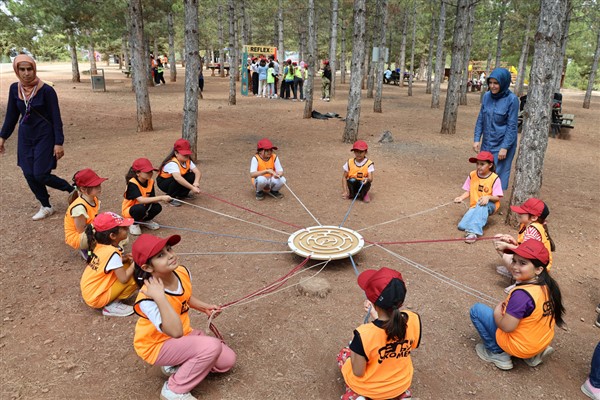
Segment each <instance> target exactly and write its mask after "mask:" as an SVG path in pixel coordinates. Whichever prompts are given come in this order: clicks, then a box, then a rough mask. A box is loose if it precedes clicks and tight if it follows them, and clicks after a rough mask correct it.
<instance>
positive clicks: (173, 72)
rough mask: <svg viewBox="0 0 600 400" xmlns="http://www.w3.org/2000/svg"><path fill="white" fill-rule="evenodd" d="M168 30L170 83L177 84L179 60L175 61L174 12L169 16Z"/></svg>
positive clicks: (169, 13) (170, 11)
mask: <svg viewBox="0 0 600 400" xmlns="http://www.w3.org/2000/svg"><path fill="white" fill-rule="evenodd" d="M167 29H168V31H169V71H170V77H169V82H177V60H175V29H174V28H173V10H171V9H169V12H168V14H167Z"/></svg>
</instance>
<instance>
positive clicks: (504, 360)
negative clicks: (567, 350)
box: [470, 239, 565, 370]
mask: <svg viewBox="0 0 600 400" xmlns="http://www.w3.org/2000/svg"><path fill="white" fill-rule="evenodd" d="M505 252H506V253H508V254H512V255H513V259H512V264H511V266H510V269H509V270H510V272H511V273H512V275H513V278H514V279H515V280H516V281H517V286H516V287H515V288H514V289H512V290H511V292H510V293H509V294H508V297H507V298H506V300H504V301H503V302H502V303H499V304H498V305H497V306H496V307H495V308H494V309H492V308H491V307H489V306H487V305H485V304H481V303H476V304H475V305H474V306H473V307H471V312H470V314H471V321H472V322H473V325H474V326H475V329H477V332H479V336H481V339H482V340H483V343H479V344H477V346H475V350H476V352H477V355H478V356H479V358H481V359H482V360H484V361H486V362H490V363H493V364H494V365H495V366H496V367H498V368H500V369H503V370H509V369H512V367H513V363H512V359H511V356H513V357H518V358H522V359H523V361H525V363H526V364H527V365H529V366H530V367H535V366H537V365H539V364H541V363H542V361H543V359H544V358H545V357H546V356H547V355H549V354H552V353H553V352H554V349H553V348H552V347H551V346H550V343H551V342H552V339H553V338H554V326H555V325H558V326H562V325H563V324H564V321H563V315H564V312H565V309H564V307H563V305H562V296H561V293H560V288H559V287H558V283H556V281H555V280H554V279H553V278H552V276H551V275H550V274H549V273H548V270H547V266H548V263H549V262H550V253H549V252H548V250H547V249H546V247H545V246H544V244H543V243H542V242H540V241H537V240H532V239H530V240H527V241H525V242H523V243H521V244H520V245H519V246H518V247H517V248H515V249H506V250H505Z"/></svg>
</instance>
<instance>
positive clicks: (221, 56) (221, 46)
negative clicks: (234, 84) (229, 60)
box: [217, 3, 225, 78]
mask: <svg viewBox="0 0 600 400" xmlns="http://www.w3.org/2000/svg"><path fill="white" fill-rule="evenodd" d="M217 19H218V24H219V65H220V66H221V68H219V76H220V77H221V78H224V77H225V68H224V67H225V50H224V48H225V38H224V33H223V31H224V27H223V5H222V4H221V3H219V6H218V7H217Z"/></svg>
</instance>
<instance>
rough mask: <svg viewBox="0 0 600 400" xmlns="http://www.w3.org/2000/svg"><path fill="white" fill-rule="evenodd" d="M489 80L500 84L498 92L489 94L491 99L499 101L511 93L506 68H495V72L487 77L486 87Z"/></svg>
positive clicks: (508, 73)
mask: <svg viewBox="0 0 600 400" xmlns="http://www.w3.org/2000/svg"><path fill="white" fill-rule="evenodd" d="M491 78H494V79H495V80H497V81H498V83H499V84H500V91H499V92H498V93H496V94H493V93H492V92H490V94H491V95H492V99H501V98H503V97H506V96H508V95H509V94H510V93H511V91H510V89H509V88H510V82H511V76H510V72H508V70H507V69H506V68H496V69H495V70H493V71H492V73H491V74H490V76H488V77H487V84H488V86H489V85H490V79H491Z"/></svg>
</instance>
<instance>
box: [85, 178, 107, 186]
mask: <svg viewBox="0 0 600 400" xmlns="http://www.w3.org/2000/svg"><path fill="white" fill-rule="evenodd" d="M107 180H108V178H97V179H94V180H92V181H91V182H90V183H88V185H89V186H87V187H96V186H100V185H101V184H102V182H104V181H107Z"/></svg>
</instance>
